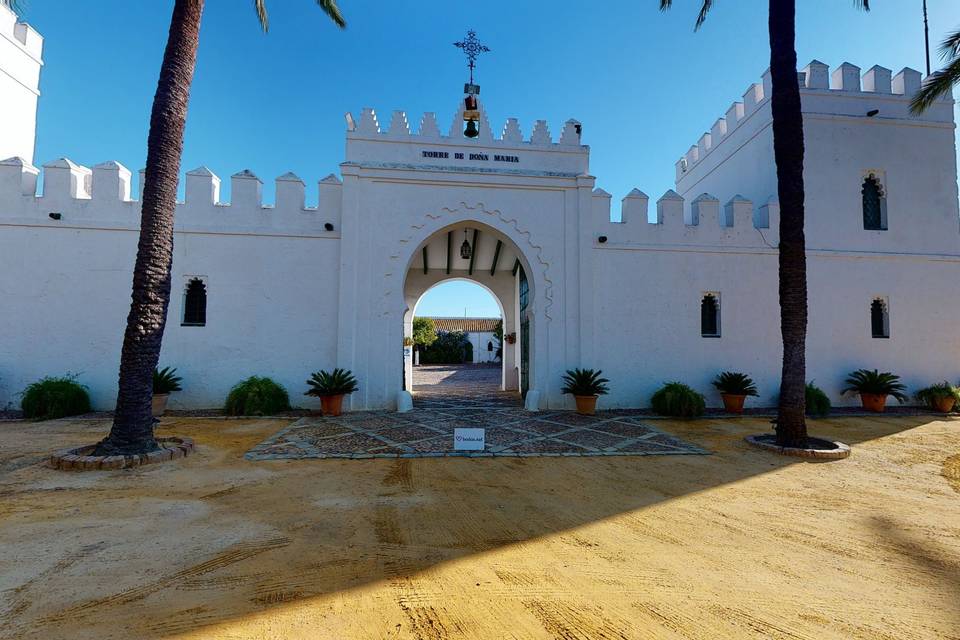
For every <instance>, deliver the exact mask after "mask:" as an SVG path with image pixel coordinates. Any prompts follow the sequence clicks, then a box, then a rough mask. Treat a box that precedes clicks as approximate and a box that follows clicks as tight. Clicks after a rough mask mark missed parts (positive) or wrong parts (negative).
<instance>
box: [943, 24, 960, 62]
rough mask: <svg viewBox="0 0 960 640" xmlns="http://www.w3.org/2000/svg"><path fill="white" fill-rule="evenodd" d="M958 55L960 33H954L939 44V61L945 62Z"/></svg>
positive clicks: (959, 51)
mask: <svg viewBox="0 0 960 640" xmlns="http://www.w3.org/2000/svg"><path fill="white" fill-rule="evenodd" d="M958 55H960V31H955V32H953V33H951V34H950V35H948V36H947V38H946V40H944V41H943V42H942V43H941V44H940V59H941V60H946V59H948V58H955V57H956V56H958Z"/></svg>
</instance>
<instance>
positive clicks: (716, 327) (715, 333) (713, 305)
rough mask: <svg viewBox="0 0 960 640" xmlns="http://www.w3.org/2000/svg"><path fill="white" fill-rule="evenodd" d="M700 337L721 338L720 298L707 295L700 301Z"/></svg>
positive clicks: (716, 295)
mask: <svg viewBox="0 0 960 640" xmlns="http://www.w3.org/2000/svg"><path fill="white" fill-rule="evenodd" d="M700 335H701V336H703V337H704V338H719V337H720V297H719V294H716V293H705V294H703V298H701V299H700Z"/></svg>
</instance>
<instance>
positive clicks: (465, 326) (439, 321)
mask: <svg viewBox="0 0 960 640" xmlns="http://www.w3.org/2000/svg"><path fill="white" fill-rule="evenodd" d="M430 319H431V320H433V324H434V325H435V326H436V327H437V331H464V332H467V333H476V332H484V331H489V332H492V331H493V330H494V329H496V327H497V322H499V321H500V318H430Z"/></svg>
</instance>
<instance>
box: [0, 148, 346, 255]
mask: <svg viewBox="0 0 960 640" xmlns="http://www.w3.org/2000/svg"><path fill="white" fill-rule="evenodd" d="M139 175H140V177H139V186H140V189H139V191H140V195H139V196H138V199H134V198H132V195H131V194H132V173H131V171H130V170H129V169H127V168H126V167H124V166H123V165H122V164H120V163H119V162H114V161H109V162H104V163H101V164H98V165H96V166H94V167H93V168H92V169H91V168H88V167H85V166H83V165H79V164H76V163H74V162H72V161H70V160H69V159H67V158H60V159H58V160H55V161H53V162H48V163H46V164H44V165H43V171H42V178H43V180H42V184H43V190H42V193H37V185H38V182H39V178H40V177H41V172H40V170H38V169H37V168H36V167H34V166H32V165H31V164H30V163H28V162H26V161H25V160H23V159H22V158H8V159H6V160H3V161H0V224H14V225H16V224H24V225H35V226H69V227H71V228H74V227H80V228H82V227H95V228H118V229H123V228H137V227H139V223H140V202H139V199H140V198H141V197H142V185H143V179H144V172H143V171H140V174H139ZM275 186H276V199H275V203H274V204H273V205H268V204H264V202H263V182H262V181H261V180H260V178H259V177H258V176H257V175H256V174H255V173H253V172H252V171H250V170H249V169H245V170H243V171H239V172H237V173H235V174H233V175H232V176H230V192H231V201H230V202H229V203H227V202H222V201H221V197H220V178H219V177H218V176H217V175H216V174H215V173H213V172H212V171H211V170H210V169H208V168H206V167H199V168H197V169H194V170H192V171H188V172H187V173H186V176H185V183H184V190H183V193H184V196H185V198H184V201H183V202H180V203H178V204H177V212H176V219H175V220H176V228H177V229H180V230H183V231H187V230H194V231H204V232H210V233H218V232H222V233H235V232H251V233H258V232H264V233H281V234H285V233H290V234H305V235H329V236H333V237H335V236H337V235H339V229H340V218H341V201H342V197H341V188H342V184H341V181H340V179H339V178H337V177H336V176H335V175H333V174H331V175H329V176H327V177H326V178H324V179H323V180H321V181H320V182H319V183H318V190H317V191H318V200H319V204H318V206H317V207H310V206H307V205H306V185H305V184H304V182H303V180H301V179H300V178H299V177H298V176H296V175H295V174H293V173H285V174H283V175H282V176H280V177H278V178H277V179H276V182H275Z"/></svg>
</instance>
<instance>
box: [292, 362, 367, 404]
mask: <svg viewBox="0 0 960 640" xmlns="http://www.w3.org/2000/svg"><path fill="white" fill-rule="evenodd" d="M307 386H308V387H310V388H309V389H308V390H307V392H306V393H305V394H304V395H307V396H316V397H318V398H323V397H325V396H342V395H347V394H349V393H353V392H354V391H356V390H357V379H356V378H354V377H353V373H351V372H350V371H348V370H347V369H340V368H337V369H334V370H333V371H315V372H314V373H312V374H311V375H310V379H309V380H307Z"/></svg>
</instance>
